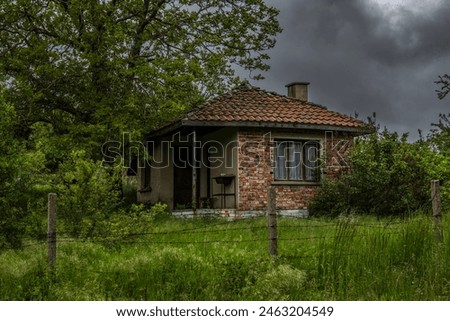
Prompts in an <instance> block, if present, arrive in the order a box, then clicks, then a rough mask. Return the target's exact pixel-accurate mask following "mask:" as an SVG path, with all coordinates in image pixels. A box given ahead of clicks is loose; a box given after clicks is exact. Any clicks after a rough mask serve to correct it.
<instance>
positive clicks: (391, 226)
mask: <svg viewBox="0 0 450 321" xmlns="http://www.w3.org/2000/svg"><path fill="white" fill-rule="evenodd" d="M278 228H279V229H278V231H279V256H278V258H276V259H274V258H270V257H269V255H268V241H267V221H266V219H265V218H258V219H247V220H240V221H232V222H227V221H224V220H220V219H193V220H182V219H178V220H177V219H163V220H159V221H155V222H154V223H153V224H152V225H151V226H148V228H147V229H146V232H144V233H139V235H132V236H129V237H123V235H122V237H121V238H115V237H114V235H112V236H111V237H110V238H108V240H107V241H105V240H98V239H97V240H90V241H89V242H82V240H74V239H62V238H61V239H60V242H59V243H58V254H57V255H58V257H57V267H56V270H55V271H53V272H50V271H48V269H47V264H46V252H45V251H46V245H45V244H37V245H36V244H33V245H32V246H29V247H25V248H24V249H23V250H21V251H6V252H3V253H1V254H0V300H448V299H449V298H450V283H449V280H450V269H449V268H448V267H449V266H450V251H449V250H450V240H449V239H448V233H447V231H449V223H448V222H447V221H445V220H444V222H443V230H444V242H443V243H439V242H437V241H436V240H435V239H434V230H433V222H432V220H431V219H430V218H428V217H425V216H424V215H417V216H416V217H414V218H411V219H408V220H387V219H386V220H382V221H380V220H377V219H375V218H367V217H366V218H356V217H344V218H338V219H334V220H325V219H293V218H280V219H279V221H278ZM140 231H141V229H140Z"/></svg>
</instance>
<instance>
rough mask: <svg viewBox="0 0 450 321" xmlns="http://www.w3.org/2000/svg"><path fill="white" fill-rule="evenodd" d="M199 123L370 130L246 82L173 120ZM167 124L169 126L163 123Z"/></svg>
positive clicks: (337, 115)
mask: <svg viewBox="0 0 450 321" xmlns="http://www.w3.org/2000/svg"><path fill="white" fill-rule="evenodd" d="M175 123H178V124H181V125H189V124H190V125H193V124H195V125H197V126H199V125H200V126H209V125H210V126H220V125H224V126H227V125H228V126H229V125H230V124H231V123H232V124H233V125H234V126H239V125H240V124H241V125H242V126H248V125H252V124H254V125H258V126H268V127H269V126H274V127H276V126H281V127H283V126H286V127H290V126H292V127H298V128H300V127H304V128H312V129H314V128H317V129H324V128H328V127H330V128H336V129H337V128H339V129H340V130H348V131H361V132H365V131H367V124H366V123H364V122H362V121H360V120H357V119H355V118H353V117H350V116H348V115H343V114H340V113H337V112H334V111H330V110H328V109H327V108H326V107H324V106H321V105H317V104H314V103H311V102H307V101H301V100H299V99H295V98H290V97H287V96H283V95H280V94H277V93H273V92H268V91H265V90H262V89H260V88H258V87H253V86H250V85H249V84H248V83H244V84H242V85H240V86H238V87H236V88H235V89H234V90H232V91H231V92H230V93H228V94H224V95H221V96H218V97H216V98H214V99H212V100H210V101H208V102H206V103H205V104H203V105H201V106H200V107H198V108H195V109H193V110H191V111H190V112H188V113H187V114H185V115H184V117H182V118H181V119H178V120H177V121H174V122H173V123H172V125H174V124H175ZM164 127H167V126H164ZM169 127H170V126H169Z"/></svg>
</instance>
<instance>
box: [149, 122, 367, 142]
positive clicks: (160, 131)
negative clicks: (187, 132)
mask: <svg viewBox="0 0 450 321" xmlns="http://www.w3.org/2000/svg"><path fill="white" fill-rule="evenodd" d="M181 127H258V128H274V129H277V128H279V129H310V130H324V131H340V132H348V133H354V134H357V135H365V134H370V133H372V132H373V131H374V130H373V128H371V127H370V126H358V127H356V126H340V125H318V124H302V123H281V122H255V121H200V120H186V119H184V120H179V121H177V122H174V123H172V124H169V125H168V126H165V127H163V128H160V129H158V130H156V131H154V132H152V133H150V134H149V135H148V137H149V138H152V137H159V136H163V135H165V134H168V133H170V132H173V131H174V130H176V129H178V128H181Z"/></svg>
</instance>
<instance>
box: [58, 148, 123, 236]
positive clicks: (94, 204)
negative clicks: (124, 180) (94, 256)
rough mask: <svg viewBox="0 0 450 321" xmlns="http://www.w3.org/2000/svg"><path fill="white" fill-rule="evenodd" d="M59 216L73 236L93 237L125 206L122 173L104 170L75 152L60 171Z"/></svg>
mask: <svg viewBox="0 0 450 321" xmlns="http://www.w3.org/2000/svg"><path fill="white" fill-rule="evenodd" d="M56 187H57V191H58V195H59V196H58V213H59V217H61V219H62V220H63V222H64V223H65V224H64V225H65V230H66V231H67V232H68V233H69V234H70V235H72V236H84V237H90V236H93V235H94V234H95V231H96V229H97V225H98V224H100V223H101V222H103V221H105V220H108V219H110V218H111V216H112V215H113V214H114V213H115V212H116V211H117V209H118V207H119V205H120V202H121V197H120V194H121V190H120V188H121V172H120V171H119V169H115V168H113V167H104V166H102V164H101V162H96V161H93V160H91V159H89V158H88V157H86V156H85V152H84V151H83V150H77V151H73V152H72V153H71V155H70V158H69V159H67V160H66V161H65V162H64V163H63V164H61V165H60V167H59V173H58V177H57V185H56Z"/></svg>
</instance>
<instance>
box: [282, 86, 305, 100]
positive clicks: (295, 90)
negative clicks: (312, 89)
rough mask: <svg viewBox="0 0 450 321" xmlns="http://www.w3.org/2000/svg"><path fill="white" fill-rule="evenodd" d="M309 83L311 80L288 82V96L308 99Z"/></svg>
mask: <svg viewBox="0 0 450 321" xmlns="http://www.w3.org/2000/svg"><path fill="white" fill-rule="evenodd" d="M308 85H309V82H291V83H290V84H287V85H286V87H287V89H288V93H287V95H288V97H291V98H295V99H299V100H303V101H308Z"/></svg>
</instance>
